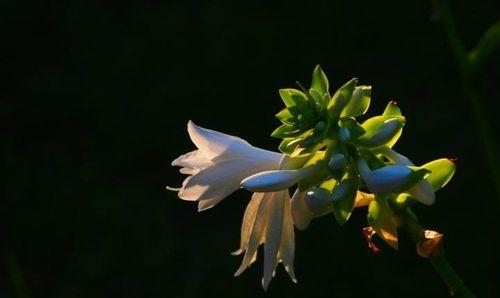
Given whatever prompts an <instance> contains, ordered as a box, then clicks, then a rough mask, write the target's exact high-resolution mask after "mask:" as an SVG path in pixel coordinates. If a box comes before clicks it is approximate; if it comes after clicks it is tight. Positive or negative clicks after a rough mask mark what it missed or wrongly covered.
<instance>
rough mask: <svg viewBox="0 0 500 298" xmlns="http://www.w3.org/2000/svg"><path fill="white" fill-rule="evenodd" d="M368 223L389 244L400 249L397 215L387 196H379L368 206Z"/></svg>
mask: <svg viewBox="0 0 500 298" xmlns="http://www.w3.org/2000/svg"><path fill="white" fill-rule="evenodd" d="M368 223H369V224H370V226H371V227H372V228H373V229H375V232H377V234H378V235H379V236H380V237H381V238H382V239H384V241H385V242H387V244H389V245H390V246H392V247H393V248H395V249H398V230H397V225H396V217H395V215H394V213H393V212H392V210H391V209H390V207H389V204H388V203H387V198H386V197H381V196H377V197H376V198H375V200H374V201H372V202H371V203H370V205H369V206H368Z"/></svg>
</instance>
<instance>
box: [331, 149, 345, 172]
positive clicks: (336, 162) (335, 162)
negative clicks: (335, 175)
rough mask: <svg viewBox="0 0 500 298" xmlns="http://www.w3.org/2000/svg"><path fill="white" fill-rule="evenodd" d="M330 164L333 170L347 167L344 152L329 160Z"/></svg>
mask: <svg viewBox="0 0 500 298" xmlns="http://www.w3.org/2000/svg"><path fill="white" fill-rule="evenodd" d="M328 166H329V167H330V169H332V170H341V169H343V168H345V166H346V161H345V157H344V154H342V153H337V154H335V155H334V156H332V158H330V161H329V162H328Z"/></svg>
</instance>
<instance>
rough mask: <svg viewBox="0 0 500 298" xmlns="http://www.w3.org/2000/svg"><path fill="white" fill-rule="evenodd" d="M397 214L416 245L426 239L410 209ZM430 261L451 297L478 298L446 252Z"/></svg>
mask: <svg viewBox="0 0 500 298" xmlns="http://www.w3.org/2000/svg"><path fill="white" fill-rule="evenodd" d="M397 213H398V216H399V217H400V219H401V221H402V224H403V225H402V228H403V229H404V230H405V231H406V233H407V234H408V235H409V236H410V237H411V238H412V240H413V242H415V244H419V243H420V242H421V241H422V240H424V239H425V237H424V232H425V229H424V228H423V227H422V226H421V225H420V224H419V223H418V221H417V218H416V216H415V215H414V214H413V213H412V212H411V210H410V209H409V208H407V209H405V210H402V211H397ZM428 260H429V262H430V263H431V265H432V267H434V270H436V272H437V273H438V275H439V276H440V277H441V279H442V280H443V281H444V282H445V283H446V285H447V286H448V289H449V291H450V294H451V296H453V297H464V298H474V297H476V296H475V295H474V293H472V291H471V290H469V288H468V287H467V286H466V285H465V283H464V282H463V281H462V279H460V277H459V276H458V274H457V273H456V272H455V270H454V269H453V267H452V266H451V265H450V263H449V262H448V260H447V259H446V257H445V255H444V250H441V251H440V253H439V254H438V255H436V256H431V257H429V258H428Z"/></svg>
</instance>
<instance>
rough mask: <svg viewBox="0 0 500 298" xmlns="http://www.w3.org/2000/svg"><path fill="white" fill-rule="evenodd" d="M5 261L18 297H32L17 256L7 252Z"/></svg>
mask: <svg viewBox="0 0 500 298" xmlns="http://www.w3.org/2000/svg"><path fill="white" fill-rule="evenodd" d="M4 262H5V267H6V271H7V274H8V275H9V278H10V282H11V285H12V289H13V292H14V293H15V295H16V297H18V298H30V297H31V295H30V291H29V289H28V285H27V284H26V281H25V279H24V275H23V272H22V270H21V267H20V266H19V263H18V262H17V258H16V256H15V255H13V254H5V255H4Z"/></svg>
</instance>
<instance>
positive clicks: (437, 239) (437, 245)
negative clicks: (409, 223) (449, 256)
mask: <svg viewBox="0 0 500 298" xmlns="http://www.w3.org/2000/svg"><path fill="white" fill-rule="evenodd" d="M424 238H425V239H424V240H422V241H420V242H419V243H418V244H417V253H418V255H419V256H421V257H424V258H429V257H431V256H438V255H440V254H441V253H442V250H441V247H442V243H443V234H440V233H438V232H436V231H431V230H425V232H424Z"/></svg>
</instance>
